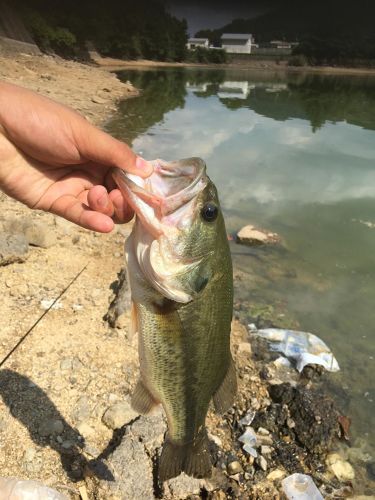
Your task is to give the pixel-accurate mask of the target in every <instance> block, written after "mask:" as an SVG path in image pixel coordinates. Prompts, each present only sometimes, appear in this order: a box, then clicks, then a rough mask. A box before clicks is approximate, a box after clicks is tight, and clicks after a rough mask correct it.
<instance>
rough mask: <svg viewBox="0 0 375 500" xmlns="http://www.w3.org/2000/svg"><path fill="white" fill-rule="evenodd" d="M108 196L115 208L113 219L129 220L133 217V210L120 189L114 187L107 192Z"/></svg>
mask: <svg viewBox="0 0 375 500" xmlns="http://www.w3.org/2000/svg"><path fill="white" fill-rule="evenodd" d="M109 197H110V199H111V201H112V204H113V207H114V209H115V216H114V221H115V222H118V223H125V222H129V221H130V220H131V219H132V218H133V215H134V212H133V210H132V209H131V207H130V205H128V203H127V201H126V200H125V198H124V197H123V196H122V193H121V191H120V190H119V189H114V190H113V191H111V192H110V193H109Z"/></svg>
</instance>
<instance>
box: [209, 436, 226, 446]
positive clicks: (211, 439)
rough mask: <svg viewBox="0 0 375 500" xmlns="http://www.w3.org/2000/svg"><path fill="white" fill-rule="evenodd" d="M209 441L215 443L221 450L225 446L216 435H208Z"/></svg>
mask: <svg viewBox="0 0 375 500" xmlns="http://www.w3.org/2000/svg"><path fill="white" fill-rule="evenodd" d="M208 439H209V440H210V441H212V442H213V443H215V444H216V446H218V447H219V448H221V447H222V446H223V443H222V441H221V439H220V438H219V437H218V436H215V435H214V434H210V433H209V434H208Z"/></svg>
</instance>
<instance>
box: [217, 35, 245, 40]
mask: <svg viewBox="0 0 375 500" xmlns="http://www.w3.org/2000/svg"><path fill="white" fill-rule="evenodd" d="M225 38H228V39H230V40H248V39H249V38H252V35H250V34H243V33H223V34H222V35H221V39H222V40H223V39H225Z"/></svg>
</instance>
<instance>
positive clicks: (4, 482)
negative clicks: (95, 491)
mask: <svg viewBox="0 0 375 500" xmlns="http://www.w3.org/2000/svg"><path fill="white" fill-rule="evenodd" d="M0 499H1V500H68V498H67V497H66V496H65V495H63V494H62V493H59V492H58V491H56V490H54V489H52V488H49V487H48V486H44V485H43V484H42V483H40V482H39V481H31V480H26V479H19V478H17V477H0Z"/></svg>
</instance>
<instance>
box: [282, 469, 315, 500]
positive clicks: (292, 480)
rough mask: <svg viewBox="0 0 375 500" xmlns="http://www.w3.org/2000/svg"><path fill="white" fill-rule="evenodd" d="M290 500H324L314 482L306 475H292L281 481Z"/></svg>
mask: <svg viewBox="0 0 375 500" xmlns="http://www.w3.org/2000/svg"><path fill="white" fill-rule="evenodd" d="M281 486H282V489H283V492H284V493H285V496H286V498H287V499H288V500H324V498H323V496H322V494H321V493H320V491H319V490H318V488H317V487H316V485H315V483H314V481H313V480H312V479H311V477H310V476H308V475H306V474H298V473H295V474H292V475H291V476H288V477H286V478H285V479H283V480H282V481H281Z"/></svg>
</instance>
